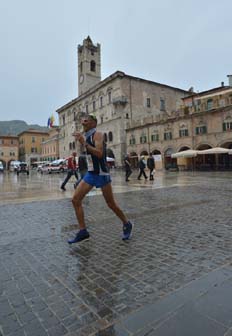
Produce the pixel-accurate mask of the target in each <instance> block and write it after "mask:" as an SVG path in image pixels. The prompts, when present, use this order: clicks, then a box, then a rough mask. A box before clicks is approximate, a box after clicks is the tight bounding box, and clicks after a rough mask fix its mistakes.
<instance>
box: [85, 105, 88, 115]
mask: <svg viewBox="0 0 232 336" xmlns="http://www.w3.org/2000/svg"><path fill="white" fill-rule="evenodd" d="M85 112H86V113H87V114H88V113H89V105H85Z"/></svg>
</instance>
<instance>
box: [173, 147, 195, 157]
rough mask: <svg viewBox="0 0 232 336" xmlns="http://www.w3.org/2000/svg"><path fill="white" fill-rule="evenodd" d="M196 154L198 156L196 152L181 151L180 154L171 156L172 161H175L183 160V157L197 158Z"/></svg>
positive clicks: (191, 150)
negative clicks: (177, 159)
mask: <svg viewBox="0 0 232 336" xmlns="http://www.w3.org/2000/svg"><path fill="white" fill-rule="evenodd" d="M197 154H198V151H197V150H194V149H187V150H185V151H181V152H178V153H174V154H172V158H173V159H176V158H185V157H186V158H192V157H195V156H197Z"/></svg>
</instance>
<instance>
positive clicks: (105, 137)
mask: <svg viewBox="0 0 232 336" xmlns="http://www.w3.org/2000/svg"><path fill="white" fill-rule="evenodd" d="M104 141H105V142H107V134H106V133H104Z"/></svg>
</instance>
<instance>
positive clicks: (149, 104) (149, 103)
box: [147, 98, 151, 107]
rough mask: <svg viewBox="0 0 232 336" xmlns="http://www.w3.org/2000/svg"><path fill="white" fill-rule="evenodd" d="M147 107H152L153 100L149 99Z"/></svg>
mask: <svg viewBox="0 0 232 336" xmlns="http://www.w3.org/2000/svg"><path fill="white" fill-rule="evenodd" d="M147 107H151V98H147Z"/></svg>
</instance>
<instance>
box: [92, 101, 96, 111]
mask: <svg viewBox="0 0 232 336" xmlns="http://www.w3.org/2000/svg"><path fill="white" fill-rule="evenodd" d="M93 111H96V102H95V100H94V101H93Z"/></svg>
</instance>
